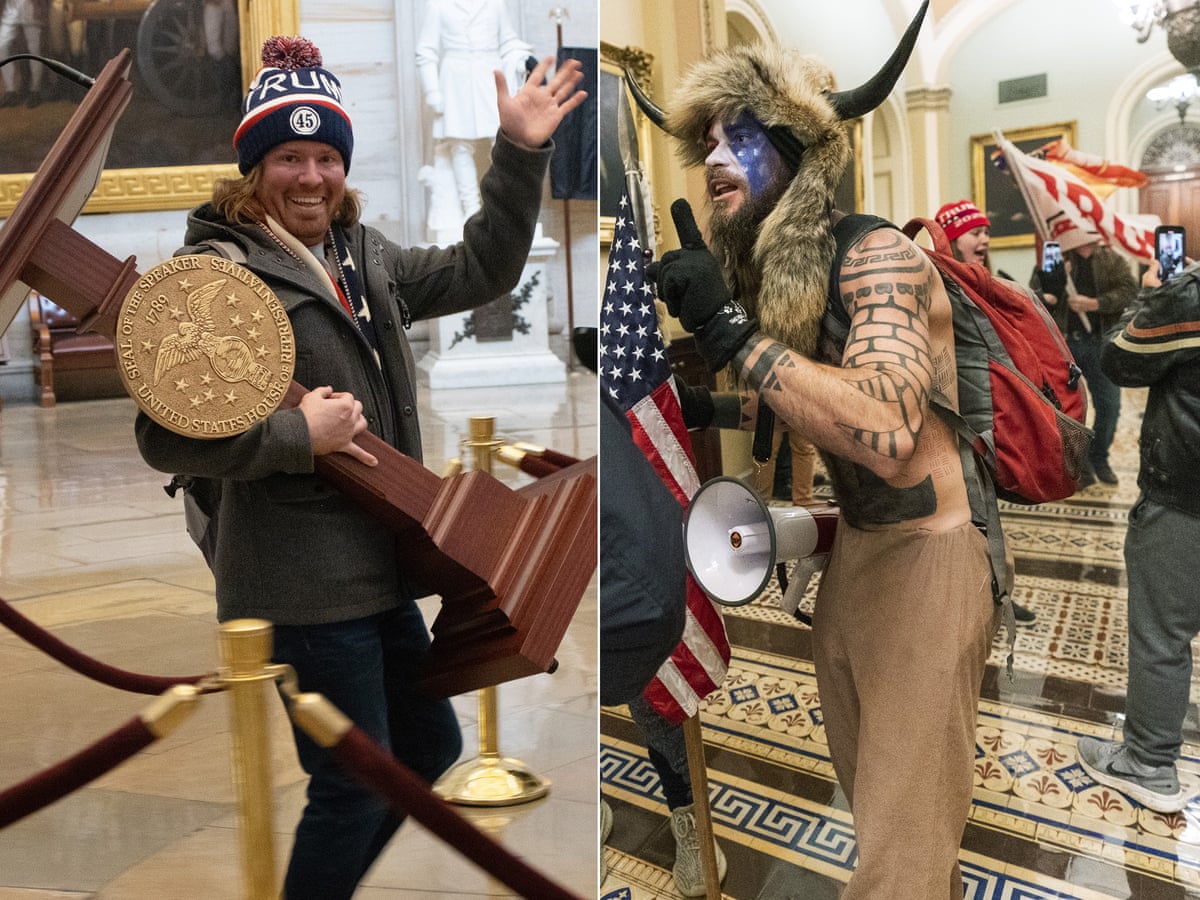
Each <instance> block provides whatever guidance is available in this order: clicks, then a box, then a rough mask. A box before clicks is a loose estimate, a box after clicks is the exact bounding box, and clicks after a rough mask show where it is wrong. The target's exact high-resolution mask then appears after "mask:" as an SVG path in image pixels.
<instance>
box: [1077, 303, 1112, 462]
mask: <svg viewBox="0 0 1200 900" xmlns="http://www.w3.org/2000/svg"><path fill="white" fill-rule="evenodd" d="M1072 315H1074V313H1072ZM1102 346H1103V336H1102V335H1097V334H1084V333H1078V332H1073V333H1070V334H1068V335H1067V349H1069V350H1070V351H1071V355H1072V356H1074V357H1075V362H1076V364H1077V365H1078V366H1079V368H1080V369H1082V370H1083V377H1084V378H1086V379H1087V390H1088V393H1089V394H1090V395H1091V398H1092V409H1093V410H1094V411H1095V416H1094V417H1093V421H1092V447H1091V450H1089V451H1088V460H1089V461H1090V462H1091V463H1092V465H1093V466H1095V465H1098V464H1104V465H1107V464H1108V448H1109V447H1111V446H1112V442H1113V436H1114V435H1116V433H1117V419H1118V417H1120V415H1121V388H1120V387H1118V386H1117V385H1115V384H1113V383H1112V382H1111V381H1109V380H1108V376H1107V375H1105V374H1104V372H1103V371H1102V370H1101V368H1100V350H1101V347H1102Z"/></svg>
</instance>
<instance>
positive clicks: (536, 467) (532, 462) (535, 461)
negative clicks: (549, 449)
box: [517, 453, 560, 478]
mask: <svg viewBox="0 0 1200 900" xmlns="http://www.w3.org/2000/svg"><path fill="white" fill-rule="evenodd" d="M517 468H518V469H520V470H521V471H522V472H524V473H525V474H526V475H532V476H533V477H534V478H544V477H546V476H547V475H552V474H554V473H555V472H557V471H558V470H559V468H560V466H556V465H554V464H553V463H551V462H548V461H547V460H545V459H542V457H540V456H534V455H533V454H531V453H526V454H525V455H524V456H522V457H521V462H520V463H519V464H518V465H517Z"/></svg>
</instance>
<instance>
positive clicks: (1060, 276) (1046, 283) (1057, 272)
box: [1038, 262, 1067, 300]
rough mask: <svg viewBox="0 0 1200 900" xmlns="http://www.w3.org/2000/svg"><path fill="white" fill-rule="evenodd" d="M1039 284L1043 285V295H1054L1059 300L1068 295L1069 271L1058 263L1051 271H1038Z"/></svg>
mask: <svg viewBox="0 0 1200 900" xmlns="http://www.w3.org/2000/svg"><path fill="white" fill-rule="evenodd" d="M1038 282H1039V283H1040V284H1041V285H1042V293H1044V294H1053V295H1054V296H1055V297H1056V298H1058V299H1059V300H1062V299H1063V298H1064V297H1066V295H1067V269H1066V266H1064V265H1063V264H1062V263H1061V262H1057V263H1055V264H1054V265H1053V267H1051V269H1050V270H1049V271H1046V270H1045V269H1038Z"/></svg>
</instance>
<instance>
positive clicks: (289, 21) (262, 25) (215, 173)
mask: <svg viewBox="0 0 1200 900" xmlns="http://www.w3.org/2000/svg"><path fill="white" fill-rule="evenodd" d="M238 17H239V20H238V21H239V27H240V31H241V54H242V84H243V85H245V84H249V82H250V79H251V78H252V77H253V76H254V73H255V72H256V71H258V66H259V53H260V51H261V49H262V44H263V41H265V40H266V39H267V38H269V37H271V36H272V35H276V34H296V33H297V31H298V30H299V24H300V7H299V0H254V2H251V0H238ZM230 137H231V138H232V137H233V136H232V135H230ZM236 174H237V166H235V165H233V164H232V163H219V164H212V165H196V166H159V167H154V168H146V169H106V170H105V171H104V172H103V173H102V174H101V176H100V182H99V184H97V186H96V190H95V191H93V192H92V196H91V198H90V199H89V200H88V203H87V205H86V206H84V208H83V212H85V213H97V212H143V211H149V210H160V209H188V208H190V207H192V206H195V205H196V204H198V203H202V202H204V201H205V200H207V199H209V197H211V196H212V186H213V183H214V182H215V181H216V180H217V179H219V178H226V177H230V176H234V175H236ZM32 180H33V173H32V172H23V173H20V174H15V175H0V217H4V216H8V215H9V214H11V213H12V211H13V208H14V207H15V206H16V205H17V200H18V199H20V197H21V195H22V194H24V193H25V190H26V189H27V188H28V187H29V183H30V182H31V181H32Z"/></svg>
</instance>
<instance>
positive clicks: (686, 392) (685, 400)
mask: <svg viewBox="0 0 1200 900" xmlns="http://www.w3.org/2000/svg"><path fill="white" fill-rule="evenodd" d="M675 389H676V390H678V391H679V411H680V412H681V413H682V414H683V424H684V426H685V427H687V428H689V429H691V428H707V427H708V426H709V425H710V424H712V420H713V414H714V412H715V408H714V406H713V398H712V391H710V390H709V389H708V388H706V387H705V386H704V385H692V384H685V383H684V382H682V381H680V380H679V379H678V378H676V379H675Z"/></svg>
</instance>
